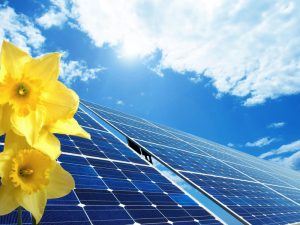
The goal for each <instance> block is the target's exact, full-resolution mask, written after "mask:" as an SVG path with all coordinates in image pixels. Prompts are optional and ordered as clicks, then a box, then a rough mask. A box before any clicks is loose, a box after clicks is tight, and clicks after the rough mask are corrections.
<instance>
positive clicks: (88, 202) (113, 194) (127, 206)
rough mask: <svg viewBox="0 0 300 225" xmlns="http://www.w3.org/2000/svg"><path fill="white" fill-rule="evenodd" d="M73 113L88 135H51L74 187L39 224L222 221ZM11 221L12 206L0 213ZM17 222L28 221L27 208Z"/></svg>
mask: <svg viewBox="0 0 300 225" xmlns="http://www.w3.org/2000/svg"><path fill="white" fill-rule="evenodd" d="M75 118H76V119H77V121H78V122H79V123H80V124H81V125H82V126H83V127H84V129H85V130H87V131H88V132H89V133H90V134H91V136H92V140H86V139H83V138H80V137H72V136H67V135H57V136H58V137H59V139H60V141H61V144H62V151H63V154H62V155H61V156H60V157H59V159H58V160H59V162H60V163H61V165H62V166H63V167H64V168H65V169H66V170H67V171H69V172H70V173H71V174H72V176H73V177H74V179H75V182H76V188H75V189H74V190H73V191H72V192H71V193H70V194H69V195H68V196H65V197H64V198H60V199H53V200H49V201H48V203H47V206H46V210H45V214H44V216H43V218H42V221H41V224H47V225H50V224H51V225H52V224H64V225H90V224H94V225H125V224H134V225H138V224H149V225H150V224H152V225H154V224H155V225H158V224H161V225H164V224H176V225H193V224H195V225H196V224H210V225H219V224H222V223H221V222H220V220H219V219H216V218H215V217H214V216H213V215H212V214H211V213H210V212H208V211H207V210H206V209H204V208H203V207H201V206H200V205H199V204H197V203H196V202H195V201H194V200H193V199H192V198H191V197H189V196H188V195H187V194H185V193H184V192H183V191H182V190H181V189H179V188H178V187H177V186H175V185H174V184H173V183H171V182H170V181H169V180H168V179H166V178H165V177H164V176H162V175H161V174H160V173H159V172H158V171H157V170H156V169H155V168H154V167H153V166H152V165H150V164H149V163H148V162H147V161H145V160H143V159H142V158H141V157H140V156H139V155H138V154H136V153H135V152H134V151H132V150H131V149H130V148H128V147H127V145H125V144H124V143H123V142H121V141H120V140H119V139H117V138H116V137H115V136H114V135H113V134H112V133H110V132H109V131H107V130H106V129H105V128H104V127H103V126H101V125H100V124H99V123H97V122H96V121H95V120H94V119H93V118H92V117H90V116H89V115H88V114H87V113H86V112H84V111H83V110H79V111H78V112H77V114H76V115H75ZM3 141H4V140H3V137H2V139H1V142H3ZM1 146H2V147H3V145H1ZM1 204H2V203H1ZM16 222H17V220H16V211H14V212H12V213H11V214H8V215H6V216H1V217H0V224H2V225H3V224H16ZM23 224H31V219H30V215H29V213H27V212H25V213H24V214H23Z"/></svg>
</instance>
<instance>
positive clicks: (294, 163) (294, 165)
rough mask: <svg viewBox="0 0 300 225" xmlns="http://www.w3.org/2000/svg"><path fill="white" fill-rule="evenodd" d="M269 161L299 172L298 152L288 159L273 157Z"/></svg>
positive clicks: (299, 154) (299, 160) (299, 152)
mask: <svg viewBox="0 0 300 225" xmlns="http://www.w3.org/2000/svg"><path fill="white" fill-rule="evenodd" d="M270 161H273V162H276V163H278V164H280V165H283V166H285V167H288V168H291V169H294V170H300V151H299V150H298V151H297V152H295V153H293V154H292V155H291V156H288V157H275V158H271V159H270Z"/></svg>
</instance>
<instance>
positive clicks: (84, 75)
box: [60, 59, 105, 85]
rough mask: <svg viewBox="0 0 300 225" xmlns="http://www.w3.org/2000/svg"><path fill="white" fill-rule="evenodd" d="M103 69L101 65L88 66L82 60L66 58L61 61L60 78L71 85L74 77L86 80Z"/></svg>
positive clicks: (93, 77)
mask: <svg viewBox="0 0 300 225" xmlns="http://www.w3.org/2000/svg"><path fill="white" fill-rule="evenodd" d="M103 70H105V68H103V67H100V66H99V67H96V68H89V67H88V66H87V64H86V62H84V61H76V60H66V59H62V61H61V72H60V78H61V79H62V80H63V81H64V82H65V83H66V84H67V85H71V84H72V83H73V82H74V81H75V80H76V79H79V80H81V81H88V80H92V79H95V78H96V77H97V74H98V73H99V72H101V71H103Z"/></svg>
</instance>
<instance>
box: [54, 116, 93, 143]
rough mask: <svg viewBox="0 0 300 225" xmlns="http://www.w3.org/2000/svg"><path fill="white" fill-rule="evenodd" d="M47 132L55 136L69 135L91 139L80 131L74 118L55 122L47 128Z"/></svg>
mask: <svg viewBox="0 0 300 225" xmlns="http://www.w3.org/2000/svg"><path fill="white" fill-rule="evenodd" d="M49 131H50V132H52V133H57V134H69V135H75V136H79V137H83V138H87V139H91V135H90V134H89V133H87V132H86V131H85V130H84V129H82V127H81V126H80V125H79V124H78V122H77V121H76V120H75V119H74V118H71V119H66V120H57V121H56V122H55V123H53V124H51V125H50V126H49Z"/></svg>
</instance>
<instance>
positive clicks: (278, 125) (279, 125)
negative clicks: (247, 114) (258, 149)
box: [268, 122, 285, 128]
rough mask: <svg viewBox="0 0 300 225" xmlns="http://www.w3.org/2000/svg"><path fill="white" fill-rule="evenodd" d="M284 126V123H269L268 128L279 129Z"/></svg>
mask: <svg viewBox="0 0 300 225" xmlns="http://www.w3.org/2000/svg"><path fill="white" fill-rule="evenodd" d="M283 126H285V122H276V123H271V124H270V125H269V126H268V128H280V127H283Z"/></svg>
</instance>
